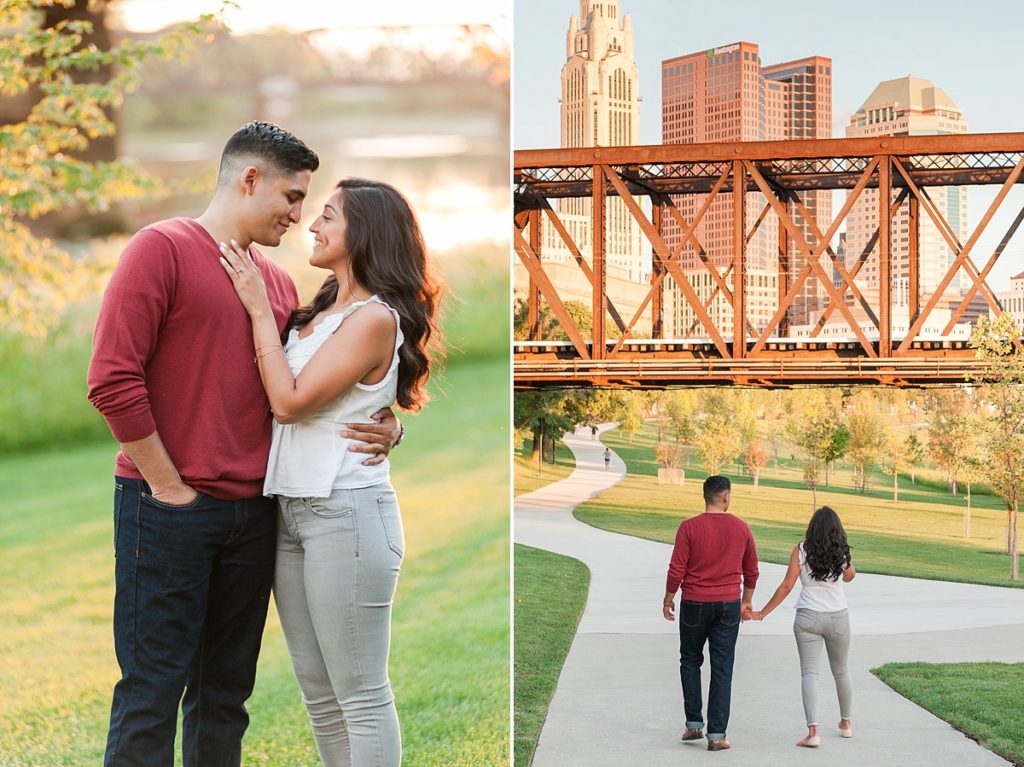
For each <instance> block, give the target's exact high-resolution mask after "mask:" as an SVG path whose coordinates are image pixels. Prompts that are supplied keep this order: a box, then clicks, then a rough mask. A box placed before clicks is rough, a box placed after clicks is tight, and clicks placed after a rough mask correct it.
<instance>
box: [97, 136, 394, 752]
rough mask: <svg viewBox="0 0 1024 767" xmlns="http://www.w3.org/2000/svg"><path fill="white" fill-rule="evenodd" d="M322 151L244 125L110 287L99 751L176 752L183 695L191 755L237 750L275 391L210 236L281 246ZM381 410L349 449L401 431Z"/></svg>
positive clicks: (265, 529)
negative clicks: (199, 198) (190, 203)
mask: <svg viewBox="0 0 1024 767" xmlns="http://www.w3.org/2000/svg"><path fill="white" fill-rule="evenodd" d="M318 165H319V159H318V157H317V155H316V153H315V152H313V151H312V150H311V149H310V148H309V147H307V146H306V145H305V144H304V143H303V142H301V141H300V140H299V139H297V138H296V137H295V136H293V135H292V134H291V133H288V132H287V131H285V130H283V129H281V128H279V127H278V126H276V125H272V124H270V123H264V122H254V123H249V124H248V125H245V126H243V127H242V128H241V129H240V130H238V131H237V132H236V133H235V134H234V135H233V136H232V137H231V138H230V139H229V140H228V142H227V145H226V146H225V148H224V151H223V153H222V156H221V162H220V172H219V175H218V180H217V187H216V190H215V191H214V195H213V198H212V199H211V201H210V204H209V206H208V207H207V209H206V211H205V212H204V213H203V214H202V215H201V216H200V217H199V218H197V219H191V218H175V219H170V220H167V221H160V222H158V223H155V224H152V225H150V226H147V227H145V228H144V229H142V230H141V231H139V232H138V233H136V234H135V236H134V237H132V239H131V240H130V241H129V242H128V244H127V246H126V247H125V250H124V252H123V253H122V255H121V258H120V260H119V261H118V264H117V267H116V268H115V270H114V274H113V276H112V277H111V279H110V283H109V285H108V287H107V289H106V292H105V293H104V296H103V303H102V306H101V308H100V312H99V318H98V320H97V323H96V333H95V336H94V338H93V356H92V360H91V362H90V365H89V374H88V383H89V400H90V401H91V402H92V404H93V405H94V406H95V407H96V408H97V409H98V410H99V411H100V412H101V413H102V414H103V416H104V417H105V418H106V420H107V423H108V425H109V426H110V430H111V432H112V433H113V435H114V438H115V439H117V440H118V442H120V443H121V451H120V453H119V454H118V456H117V460H116V467H115V475H116V476H115V480H114V550H115V555H116V564H115V587H116V590H115V595H114V649H115V652H116V654H117V661H118V664H119V666H120V669H121V679H120V681H119V682H118V683H117V684H116V685H115V687H114V695H113V703H112V705H111V713H110V730H109V733H108V737H107V747H106V756H105V759H104V765H105V767H171V765H173V764H174V753H173V752H174V739H175V729H176V722H177V712H178V705H179V701H180V703H181V708H182V714H183V722H182V756H183V763H184V765H185V767H205V766H206V765H218V767H238V765H239V764H240V762H241V740H242V735H243V733H244V732H245V729H246V727H247V726H248V723H249V716H248V714H247V713H246V710H245V706H244V705H243V704H244V702H245V701H246V700H247V699H248V698H249V696H250V695H251V694H252V689H253V684H254V681H255V677H256V661H257V658H258V656H259V650H260V642H261V640H262V634H263V627H264V623H265V621H266V616H267V607H268V605H269V600H270V589H271V584H272V582H273V577H274V549H275V541H276V536H277V529H276V528H277V524H276V523H277V509H276V505H275V504H274V501H273V500H272V499H270V498H266V497H264V496H263V483H264V477H265V475H266V472H267V456H268V454H269V451H270V442H271V412H270V406H269V404H268V400H267V397H266V394H265V393H264V389H263V384H262V382H261V381H260V374H259V368H258V366H257V364H256V361H255V360H254V359H253V357H254V349H253V346H252V343H251V338H252V327H251V324H250V321H249V317H248V315H247V314H246V312H245V310H244V309H243V308H242V307H241V306H240V305H239V302H238V298H237V296H236V294H235V291H234V288H233V287H232V285H231V281H230V280H228V279H227V278H226V277H225V275H224V270H223V267H222V266H221V263H220V260H219V259H220V255H221V253H220V251H219V249H218V245H217V243H218V242H222V241H225V242H226V241H228V240H231V239H234V240H235V241H237V242H238V243H240V244H241V245H242V246H243V247H246V248H249V246H250V245H253V244H259V245H265V246H268V247H275V246H277V245H278V244H279V243H280V241H281V236H282V235H283V234H284V233H285V232H286V231H287V230H288V228H289V227H290V225H291V224H294V223H297V222H298V221H299V218H300V215H301V211H302V202H303V199H304V198H305V196H306V192H307V190H308V188H309V181H310V177H311V176H312V173H313V172H314V171H315V170H316V169H317V167H318ZM251 258H252V264H253V267H254V268H259V269H260V271H261V272H262V275H263V280H264V282H265V283H266V285H267V294H268V296H269V305H270V308H271V313H272V319H271V321H272V322H273V323H274V325H275V327H276V328H277V329H278V330H279V331H280V330H281V329H283V328H284V325H285V322H286V321H287V320H288V317H289V314H290V313H291V311H292V310H293V309H294V308H295V307H296V306H297V305H298V294H297V292H296V289H295V284H294V283H293V282H292V280H291V279H290V278H289V277H288V275H287V274H286V273H285V272H284V270H283V269H281V268H280V267H278V266H276V265H275V264H274V263H272V262H271V261H269V260H268V259H266V258H265V257H264V256H263V255H262V254H260V253H259V251H257V250H255V249H252V250H251ZM260 353H261V352H256V354H255V356H259V354H260ZM378 415H381V416H382V417H385V416H386V417H385V418H384V420H382V421H381V423H380V424H379V425H373V424H370V425H367V424H359V425H354V426H350V427H349V429H348V431H347V432H346V433H345V436H349V437H353V438H356V439H361V440H364V441H366V442H368V443H369V444H367V445H363V446H360V447H356V446H350V447H349V448H348V449H349V450H352V451H356V452H364V453H376V454H378V456H375V457H373V458H370V459H368V461H369V462H371V463H375V462H378V461H379V460H383V458H384V454H386V452H387V451H388V450H389V449H390V447H391V446H393V444H394V442H395V440H396V439H397V438H398V435H399V433H400V430H399V426H398V423H397V421H396V419H395V418H394V417H393V414H392V413H391V412H390V411H387V412H386V413H384V414H378ZM360 434H362V436H358V435H360ZM338 442H339V443H341V437H339V438H338ZM344 444H349V443H344ZM183 694H184V697H183Z"/></svg>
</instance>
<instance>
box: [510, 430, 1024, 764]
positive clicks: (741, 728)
mask: <svg viewBox="0 0 1024 767" xmlns="http://www.w3.org/2000/svg"><path fill="white" fill-rule="evenodd" d="M607 428H610V425H606V426H604V427H602V431H604V430H605V429H607ZM565 442H566V444H567V445H568V446H569V448H570V449H571V450H572V451H573V453H574V454H575V456H576V470H575V471H574V472H573V474H572V475H571V476H570V477H569V478H568V479H565V480H562V481H561V482H556V483H554V484H552V485H549V486H547V487H544V488H541V489H540V490H536V491H534V492H532V493H528V494H525V495H522V496H519V497H517V498H516V499H515V541H516V543H522V544H525V545H527V546H533V547H536V548H540V549H546V550H548V551H553V552H556V553H559V554H564V555H566V556H570V557H574V558H576V559H579V560H581V561H582V562H584V563H586V565H587V566H588V567H589V568H590V572H591V584H590V594H589V597H588V600H587V605H586V608H585V610H584V613H583V618H582V620H581V621H580V626H579V630H578V631H577V634H576V638H575V640H574V641H573V644H572V647H571V648H570V650H569V654H568V656H567V658H566V662H565V665H564V667H563V669H562V674H561V676H560V677H559V680H558V686H557V688H556V690H555V695H554V698H553V699H552V702H551V706H550V708H549V710H548V717H547V720H546V722H545V724H544V728H543V730H542V731H541V735H540V742H539V743H538V747H537V752H536V754H535V756H534V761H533V765H534V767H573V766H574V765H581V766H582V765H586V767H631V766H632V765H644V767H661V765H665V766H666V767H668V766H669V765H671V766H672V767H676V765H679V764H680V760H682V759H686V760H687V762H691V763H695V762H696V761H703V760H714V761H717V762H722V761H727V762H729V763H732V764H737V765H744V766H747V765H749V766H750V767H760V766H762V765H763V766H764V767H776V766H777V765H780V764H789V763H791V762H792V763H797V762H802V761H803V760H815V759H819V760H820V759H821V758H822V756H825V755H826V754H827V755H829V756H831V757H835V758H839V759H841V763H843V764H854V765H882V764H894V765H900V766H901V767H917V766H918V765H920V767H932V765H935V764H942V763H950V764H956V765H957V767H975V766H977V767H988V766H991V767H996V766H999V765H1001V766H1002V767H1005V766H1006V765H1007V764H1009V763H1008V762H1006V761H1004V760H1003V759H1001V758H999V757H997V756H995V755H994V754H992V753H991V752H989V751H987V750H986V749H984V748H982V747H980V746H978V745H977V744H976V743H975V742H974V741H972V740H969V739H968V738H966V737H964V736H963V735H962V734H961V733H959V732H957V731H956V730H954V729H953V728H952V727H950V726H949V725H948V724H946V723H945V722H943V721H942V720H941V719H938V718H936V717H934V716H932V715H931V714H929V713H928V712H927V711H925V710H923V709H921V708H919V707H918V706H916V705H914V704H912V703H910V702H909V701H907V700H906V699H905V698H903V697H902V696H900V695H898V694H896V693H895V692H893V691H892V690H891V689H890V688H889V687H888V686H886V685H885V684H883V683H882V682H881V681H879V680H878V679H877V678H876V677H875V676H874V675H872V674H871V673H870V672H869V669H871V668H873V667H875V666H878V665H881V664H883V663H887V662H891V661H931V662H952V661H1001V662H1020V661H1021V660H1022V659H1024V649H1022V648H1024V590H1016V589H1001V588H996V587H989V586H974V585H969V584H957V583H941V582H936V581H921V580H915V579H909V578H895V577H889V576H881V575H866V574H860V575H858V576H857V579H856V580H855V581H853V583H851V584H850V585H849V586H848V587H847V595H848V597H849V601H850V615H851V623H852V629H853V635H854V636H853V642H852V646H851V651H850V671H851V674H852V676H853V682H854V696H855V697H854V720H853V721H854V737H853V739H852V740H843V739H841V738H840V737H839V735H838V732H837V730H836V729H835V727H834V722H838V720H839V716H838V704H837V703H836V700H835V694H834V692H833V687H832V682H831V676H830V675H829V674H828V665H827V662H826V660H825V658H824V657H823V658H822V673H823V676H822V678H821V680H820V682H819V701H820V703H819V707H820V712H821V714H820V715H821V720H822V745H821V748H820V749H817V750H813V749H801V748H797V747H796V746H795V745H794V743H795V742H796V740H797V739H798V738H800V737H802V736H803V735H804V734H805V733H806V730H805V729H804V727H803V709H802V706H801V701H800V672H799V664H798V660H797V654H796V645H795V643H794V641H793V635H792V630H791V626H792V613H793V607H792V605H793V603H794V602H795V598H796V593H795V592H794V594H791V595H790V597H789V599H787V601H786V602H785V603H784V604H783V605H781V606H780V607H779V608H778V610H776V612H775V614H773V615H772V616H771V617H770V618H769V619H768V620H767V621H765V622H764V623H755V622H749V623H744V624H742V626H741V629H740V639H739V644H738V647H737V653H736V669H735V673H734V680H733V696H732V716H731V719H730V723H729V740H730V742H731V743H732V745H733V748H732V749H731V750H729V751H724V752H718V753H709V752H708V751H706V750H705V741H696V742H691V743H686V744H683V743H681V742H680V741H679V739H678V738H679V734H680V732H682V719H683V717H682V692H681V690H680V687H679V676H678V657H679V656H678V633H677V632H678V628H677V624H675V623H669V622H668V621H665V620H664V619H663V618H662V617H661V600H662V596H663V594H664V579H665V570H666V568H667V566H668V560H669V556H670V554H671V546H669V545H668V544H663V543H656V542H653V541H646V540H642V539H639V538H634V537H631V536H626V535H620V534H617V533H609V532H606V531H603V530H598V529H596V528H593V527H591V526H589V525H585V524H583V523H582V522H579V521H577V520H576V519H575V518H574V517H573V516H572V510H573V508H574V507H575V506H576V505H578V504H579V503H582V502H583V501H585V500H587V499H588V498H591V497H593V496H594V495H597V494H599V493H601V492H602V491H604V490H606V489H608V488H609V487H612V486H613V485H615V484H617V483H618V482H620V481H621V480H622V479H623V477H624V476H625V465H624V464H623V462H622V461H621V460H620V459H619V458H618V456H613V458H612V462H611V465H610V466H609V468H608V469H605V467H604V465H603V458H602V453H603V451H604V445H603V444H602V443H601V442H600V441H596V440H593V439H591V435H590V432H589V430H587V431H586V432H585V433H584V432H582V431H581V432H579V433H577V434H572V435H566V438H565ZM699 495H700V491H699V486H696V485H695V484H691V485H688V486H687V487H686V488H685V489H681V490H680V505H681V506H682V505H684V504H685V505H687V506H688V507H691V506H693V504H695V503H698V502H699ZM736 511H737V513H738V514H739V515H740V516H742V509H737V510H736ZM760 567H761V577H760V580H759V582H758V589H757V595H756V597H755V599H754V604H755V606H759V605H760V604H763V602H764V601H765V600H766V599H767V598H768V597H769V596H770V595H771V593H772V592H773V591H774V589H775V587H776V586H777V585H778V583H779V581H780V580H781V578H782V574H783V573H784V571H785V568H784V567H783V566H781V565H773V564H767V563H761V566H760ZM705 668H706V666H705ZM707 676H708V673H707V671H706V670H705V674H704V677H705V695H706V689H707V688H706V685H707ZM705 699H706V698H705ZM815 754H820V756H815Z"/></svg>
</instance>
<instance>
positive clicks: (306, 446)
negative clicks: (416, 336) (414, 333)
mask: <svg viewBox="0 0 1024 767" xmlns="http://www.w3.org/2000/svg"><path fill="white" fill-rule="evenodd" d="M368 303H378V304H381V305H383V306H386V307H387V308H388V309H389V310H390V311H391V314H393V315H394V317H395V324H396V326H398V327H397V336H396V338H395V351H394V355H393V356H392V358H391V366H390V367H389V368H388V372H387V373H386V374H385V376H384V378H383V379H381V380H380V382H378V383H375V384H362V383H357V384H356V385H355V386H353V387H352V388H351V389H349V390H348V391H347V392H345V393H344V394H342V395H341V396H340V397H338V398H337V399H336V400H334V401H333V402H330V403H328V404H326V405H324V406H323V407H322V408H321V409H320V410H318V411H317V412H316V413H314V414H313V415H311V416H310V417H309V418H306V419H305V420H303V421H300V422H298V423H290V424H281V423H278V422H277V421H274V426H273V440H272V442H271V444H270V458H269V460H268V462H267V478H266V480H265V481H264V484H263V494H264V495H283V496H286V497H289V498H327V497H328V496H330V494H331V490H333V489H334V488H357V487H370V486H371V485H378V484H382V483H386V482H388V481H389V463H388V461H387V459H385V460H384V461H382V462H381V463H379V464H377V465H376V466H363V461H365V460H366V458H367V457H368V456H367V455H366V454H365V453H353V452H350V451H349V449H348V448H349V446H350V445H351V444H353V442H354V440H350V439H345V438H344V437H342V436H340V435H339V433H338V432H339V431H341V430H343V429H344V428H345V424H346V423H371V421H372V419H371V418H370V416H371V415H372V414H373V413H376V412H377V411H378V410H380V409H381V408H383V407H388V406H389V405H391V404H393V403H394V401H395V396H396V394H397V391H398V350H399V348H400V347H401V346H402V342H403V341H404V340H405V339H404V337H403V335H402V329H401V325H400V322H399V317H398V312H396V311H395V310H394V309H392V308H391V307H390V306H388V305H387V304H386V303H384V302H383V301H382V300H381V299H380V298H379V297H378V296H376V295H373V296H370V297H369V298H368V299H366V300H365V301H356V302H355V303H352V304H349V305H348V306H346V307H345V308H344V309H342V310H341V311H340V312H336V313H334V314H328V315H327V316H325V317H324V318H323V319H322V320H321V321H320V322H319V323H318V324H317V325H315V326H314V327H313V330H312V332H311V333H310V334H309V335H308V336H306V337H305V338H299V331H298V329H296V328H292V329H291V331H290V332H289V334H288V340H287V341H286V342H285V345H284V352H285V357H286V358H287V359H288V366H289V367H290V368H291V370H292V374H293V375H295V376H298V375H299V373H300V372H301V371H302V369H303V368H304V367H305V366H306V363H307V362H309V360H310V359H312V357H313V355H314V354H315V353H316V351H317V350H318V349H319V348H320V346H321V345H322V344H323V342H324V341H326V340H327V339H328V338H329V337H330V336H331V335H332V334H333V333H334V332H336V331H337V329H338V328H339V327H340V326H341V323H342V322H344V321H345V318H346V317H348V316H349V315H350V314H352V312H354V311H356V309H358V308H359V307H361V306H365V305H366V304H368Z"/></svg>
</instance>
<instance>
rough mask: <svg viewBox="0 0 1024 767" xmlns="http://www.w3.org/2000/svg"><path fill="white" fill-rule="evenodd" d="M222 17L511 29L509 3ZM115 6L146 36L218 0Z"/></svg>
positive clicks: (445, 1) (314, 5)
mask: <svg viewBox="0 0 1024 767" xmlns="http://www.w3.org/2000/svg"><path fill="white" fill-rule="evenodd" d="M235 5H237V6H238V7H237V8H230V9H229V10H228V11H227V12H226V14H225V17H226V19H227V22H228V24H229V25H230V27H231V28H232V29H233V30H234V31H235V32H237V33H240V34H245V33H249V32H258V31H261V30H265V29H267V28H268V27H272V26H278V27H285V28H287V29H293V30H296V31H299V30H308V29H323V28H341V27H368V26H403V25H408V26H419V25H450V24H489V25H491V26H492V27H493V28H494V29H495V31H497V32H498V33H499V34H500V35H501V36H502V37H503V38H504V39H508V35H509V32H510V27H511V7H510V6H511V4H510V2H504V0H498V1H497V2H494V1H493V0H483V1H482V2H481V1H480V0H442V1H441V2H423V1H422V0H384V1H383V2H341V1H339V0H238V1H237V2H236V3H235ZM115 7H116V9H117V12H118V13H119V14H120V16H121V17H122V18H123V19H124V23H125V26H126V27H127V28H128V29H131V30H134V31H138V32H146V31H152V30H154V29H160V28H161V27H164V26H166V25H168V24H172V23H174V22H178V21H181V20H183V19H191V18H195V17H197V16H199V15H201V14H203V13H211V12H214V11H216V10H217V9H218V8H219V7H220V3H219V2H218V0H116V4H115Z"/></svg>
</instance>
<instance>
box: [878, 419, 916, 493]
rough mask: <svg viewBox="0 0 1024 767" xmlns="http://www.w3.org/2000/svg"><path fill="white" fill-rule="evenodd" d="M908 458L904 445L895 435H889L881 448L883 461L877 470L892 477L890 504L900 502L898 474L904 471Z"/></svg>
mask: <svg viewBox="0 0 1024 767" xmlns="http://www.w3.org/2000/svg"><path fill="white" fill-rule="evenodd" d="M908 465H909V463H908V458H907V454H906V450H905V449H904V443H903V441H902V440H900V439H899V438H898V437H897V436H896V435H895V434H890V435H889V436H888V437H887V438H886V440H885V445H884V447H883V461H882V463H881V464H879V468H880V469H881V470H882V471H883V472H885V473H886V474H891V475H892V502H893V503H899V502H900V472H901V471H906V469H907V466H908Z"/></svg>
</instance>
